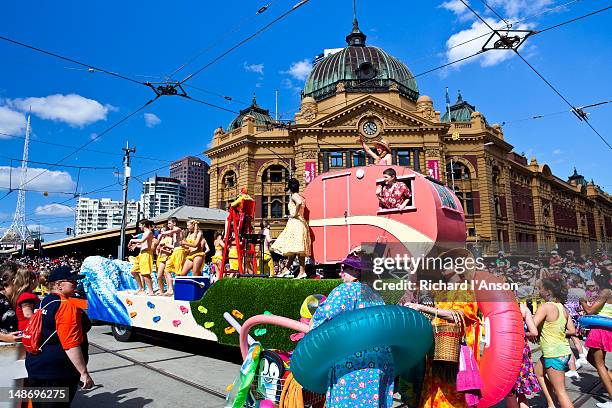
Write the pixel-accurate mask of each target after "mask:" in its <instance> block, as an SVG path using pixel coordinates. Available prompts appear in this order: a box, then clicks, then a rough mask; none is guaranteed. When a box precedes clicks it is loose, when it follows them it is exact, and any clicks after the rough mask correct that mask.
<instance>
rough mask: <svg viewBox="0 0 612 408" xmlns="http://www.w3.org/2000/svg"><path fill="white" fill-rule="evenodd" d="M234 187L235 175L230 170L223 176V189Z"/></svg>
mask: <svg viewBox="0 0 612 408" xmlns="http://www.w3.org/2000/svg"><path fill="white" fill-rule="evenodd" d="M233 187H236V173H234V171H232V170H230V171H228V172H227V173H225V174H224V175H223V188H233Z"/></svg>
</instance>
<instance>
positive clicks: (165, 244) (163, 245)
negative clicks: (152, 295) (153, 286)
mask: <svg viewBox="0 0 612 408" xmlns="http://www.w3.org/2000/svg"><path fill="white" fill-rule="evenodd" d="M166 231H168V228H167V227H163V228H162V230H161V233H160V234H159V238H158V239H157V245H156V247H155V253H156V254H157V286H158V287H159V294H160V295H164V296H165V295H166V293H168V292H172V275H171V274H170V273H166V272H164V270H165V269H166V263H167V262H168V256H170V254H172V250H173V249H174V248H173V246H172V236H170V235H163V233H164V232H166ZM164 277H165V278H166V287H167V290H166V291H164Z"/></svg>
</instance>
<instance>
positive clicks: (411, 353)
mask: <svg viewBox="0 0 612 408" xmlns="http://www.w3.org/2000/svg"><path fill="white" fill-rule="evenodd" d="M432 344H433V331H432V328H431V323H430V322H429V320H427V318H425V316H423V315H422V314H421V313H419V312H417V311H416V310H413V309H409V308H407V307H402V306H395V305H382V306H373V307H368V308H364V309H357V310H351V311H349V312H346V313H343V314H341V315H339V316H336V317H334V318H333V319H331V320H330V321H327V322H325V323H323V324H322V325H320V326H319V327H317V328H316V329H314V330H311V331H310V332H309V333H307V334H306V336H305V337H304V338H303V339H302V340H300V342H299V343H298V345H297V347H296V349H295V351H294V352H293V355H292V356H291V371H292V372H293V376H294V377H295V379H296V381H297V382H298V383H299V384H300V385H301V386H302V387H304V388H305V389H307V390H310V391H313V392H318V393H321V394H324V393H325V391H326V390H327V379H328V373H329V369H330V368H331V367H333V365H334V364H337V363H338V362H340V361H342V360H343V359H344V358H346V357H348V356H350V355H351V354H353V353H356V352H358V351H361V350H365V349H367V348H370V347H376V346H388V347H391V350H392V352H393V361H394V366H395V376H398V375H401V374H404V373H405V372H407V371H408V370H409V369H410V368H412V367H414V366H415V365H416V364H417V363H418V362H419V361H420V360H422V359H423V357H424V356H425V354H427V352H428V351H429V349H430V348H431V346H432Z"/></svg>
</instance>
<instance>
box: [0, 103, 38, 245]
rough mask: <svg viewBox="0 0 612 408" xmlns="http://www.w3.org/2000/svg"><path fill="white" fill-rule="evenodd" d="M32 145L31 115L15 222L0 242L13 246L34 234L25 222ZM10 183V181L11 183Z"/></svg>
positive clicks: (24, 150) (27, 126)
mask: <svg viewBox="0 0 612 408" xmlns="http://www.w3.org/2000/svg"><path fill="white" fill-rule="evenodd" d="M29 145H30V115H28V122H27V125H26V136H25V142H24V144H23V159H22V161H21V177H20V180H19V192H18V195H17V208H16V209H15V214H14V216H13V223H12V224H11V226H10V227H9V229H8V230H6V232H5V233H4V235H3V236H2V238H1V239H0V242H6V243H13V247H17V246H18V245H17V244H20V245H23V244H24V243H26V242H27V241H28V240H31V239H32V235H31V234H30V231H29V230H28V227H27V226H26V222H25V193H26V192H25V185H26V182H27V181H26V180H27V175H28V148H29ZM9 184H10V183H9Z"/></svg>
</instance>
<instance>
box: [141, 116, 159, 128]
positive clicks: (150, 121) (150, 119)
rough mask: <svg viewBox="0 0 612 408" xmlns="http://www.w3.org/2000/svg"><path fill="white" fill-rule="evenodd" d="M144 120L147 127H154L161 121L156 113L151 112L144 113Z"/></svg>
mask: <svg viewBox="0 0 612 408" xmlns="http://www.w3.org/2000/svg"><path fill="white" fill-rule="evenodd" d="M144 120H145V124H146V125H147V127H148V128H152V127H155V126H157V125H159V124H160V123H161V119H160V118H158V117H157V115H155V114H153V113H145V114H144Z"/></svg>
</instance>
